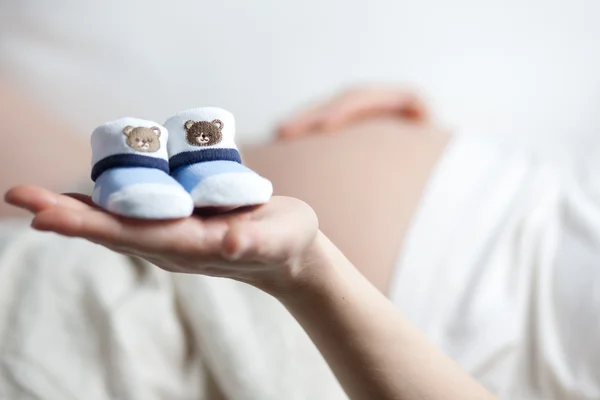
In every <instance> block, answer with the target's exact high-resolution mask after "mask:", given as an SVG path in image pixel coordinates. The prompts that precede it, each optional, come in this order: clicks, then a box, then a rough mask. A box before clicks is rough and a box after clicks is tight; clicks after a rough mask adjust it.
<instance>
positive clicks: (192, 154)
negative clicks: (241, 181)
mask: <svg viewBox="0 0 600 400" xmlns="http://www.w3.org/2000/svg"><path fill="white" fill-rule="evenodd" d="M206 161H235V162H236V163H239V164H241V163H242V157H241V156H240V152H239V151H237V150H236V149H215V148H213V149H205V150H194V151H186V152H183V153H179V154H176V155H174V156H173V157H171V159H170V160H169V167H170V168H171V172H173V171H175V170H176V169H177V168H180V167H183V166H186V165H191V164H196V163H200V162H206Z"/></svg>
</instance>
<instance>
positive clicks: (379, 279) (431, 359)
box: [6, 91, 493, 400]
mask: <svg viewBox="0 0 600 400" xmlns="http://www.w3.org/2000/svg"><path fill="white" fill-rule="evenodd" d="M344 96H346V97H345V98H346V99H347V101H346V100H344ZM348 96H349V97H348ZM360 98H361V95H360V93H359V92H356V91H354V92H352V93H350V95H348V94H346V95H343V96H342V97H340V98H337V99H334V100H333V101H331V102H330V103H328V104H329V105H328V106H327V105H326V106H324V107H321V108H319V109H318V110H317V114H318V117H317V116H316V115H315V113H314V112H311V111H308V112H306V113H303V115H301V116H300V117H298V118H296V119H292V120H290V121H289V122H288V123H287V124H285V125H284V126H283V127H282V129H281V130H280V136H281V137H283V138H285V139H287V140H292V139H294V138H302V137H305V136H307V135H308V133H309V132H319V131H323V130H324V131H327V132H331V131H329V130H328V129H333V130H334V131H337V132H344V133H343V135H340V136H339V139H333V137H328V136H327V135H321V136H320V137H318V138H317V137H315V138H303V139H300V140H301V142H298V143H297V145H294V146H292V145H291V144H289V143H288V144H286V143H282V144H279V145H278V146H280V147H277V148H276V150H280V151H281V152H283V155H282V156H286V155H289V154H286V153H285V152H286V151H288V152H292V151H293V150H290V149H293V148H296V147H298V148H300V149H303V151H306V150H311V146H314V147H313V148H312V149H313V150H315V152H313V153H308V154H311V156H313V158H311V162H310V163H306V156H305V157H296V158H295V159H297V160H298V163H299V165H304V166H305V167H307V168H314V170H312V171H311V170H309V171H306V169H305V170H304V176H309V177H316V176H323V175H324V174H323V173H322V172H323V171H324V168H325V167H326V166H327V165H329V166H331V165H332V164H331V162H332V159H331V158H328V159H323V160H320V161H319V160H317V161H316V162H315V158H314V157H316V158H318V157H317V147H318V148H323V147H324V148H326V149H327V146H330V147H329V148H328V150H331V151H328V152H326V153H328V154H329V155H334V154H338V153H339V154H341V155H342V156H341V157H340V158H339V159H337V160H333V161H339V164H338V163H337V162H335V163H334V164H333V165H336V166H337V167H338V168H337V169H339V170H341V171H346V173H350V175H352V176H353V177H354V178H356V177H357V175H356V174H359V175H358V176H359V177H361V178H363V179H365V180H368V181H369V183H370V184H371V186H372V187H370V188H369V191H368V192H367V191H366V190H364V189H362V190H356V189H355V191H354V192H352V191H351V190H352V189H353V188H356V187H357V186H358V185H357V184H356V182H357V180H356V179H354V180H348V181H347V182H342V183H340V184H339V185H338V186H335V187H332V186H333V183H334V182H336V181H338V180H342V178H343V175H335V173H334V174H333V176H332V177H331V178H330V180H329V181H327V180H325V182H324V183H323V184H322V186H319V185H321V184H319V183H317V182H319V181H318V180H317V179H312V180H311V181H310V182H312V183H313V184H316V185H317V186H316V189H318V190H316V191H315V190H313V191H312V193H317V192H318V193H320V195H321V196H322V197H323V198H326V199H328V201H327V202H325V201H324V202H322V203H318V201H317V206H316V207H315V208H312V207H311V206H309V205H308V204H307V203H306V202H304V201H302V200H299V199H297V198H295V197H289V196H274V197H273V198H272V200H271V201H270V202H269V203H268V204H265V205H262V206H257V207H250V208H246V209H240V210H236V211H233V212H229V213H225V214H213V215H210V214H207V213H205V214H204V215H195V216H192V217H190V218H186V219H181V220H175V221H138V220H131V219H126V218H121V217H117V216H114V215H110V214H108V213H105V212H103V211H101V210H99V209H98V208H96V207H95V206H94V205H93V204H92V203H91V201H90V198H89V197H87V196H84V195H81V194H72V195H60V194H57V193H54V192H52V191H49V190H47V189H43V188H41V187H38V186H19V187H16V188H13V189H11V190H9V191H8V192H7V194H6V201H7V202H8V203H9V204H12V205H15V206H17V207H20V208H23V209H26V210H28V211H29V212H31V213H33V214H34V218H33V221H32V227H33V228H34V229H37V230H40V231H51V232H56V233H59V234H62V235H65V236H70V237H81V238H85V239H88V240H90V241H92V242H95V243H98V244H101V245H103V246H105V247H107V248H109V249H112V250H114V251H117V252H120V253H123V254H129V255H135V256H138V257H142V258H145V259H146V260H148V261H150V262H152V263H154V264H155V265H157V266H158V267H160V268H163V269H165V270H168V271H172V272H179V273H193V274H205V275H210V276H219V277H227V278H230V279H235V280H238V281H242V282H245V283H248V284H251V285H254V286H255V287H257V288H259V289H261V290H263V291H265V292H267V293H269V294H271V295H272V296H274V297H275V298H277V299H278V300H279V301H281V303H282V304H283V305H284V306H285V307H286V308H287V309H288V310H289V311H290V313H291V314H292V315H293V316H294V317H295V318H296V319H297V320H298V321H299V322H300V324H301V325H302V326H303V328H304V329H305V330H306V331H307V333H308V334H309V335H310V337H311V338H312V340H313V341H314V342H315V344H316V345H317V347H318V348H319V350H320V351H321V352H322V354H323V356H324V357H325V359H326V360H327V362H328V363H329V365H330V367H331V368H332V370H333V371H334V373H335V374H336V376H337V378H338V379H339V381H340V383H341V384H342V386H343V387H344V389H345V390H346V392H347V393H348V394H349V396H350V397H351V398H352V399H373V398H377V399H384V400H385V399H401V400H413V399H447V398H460V399H487V398H493V396H491V395H490V394H489V393H487V392H486V391H485V389H484V388H482V387H481V386H480V385H479V384H478V383H477V382H475V381H474V380H473V379H472V378H471V377H469V375H468V374H466V373H464V372H463V371H461V370H460V369H459V367H458V366H457V365H456V364H455V363H454V362H453V361H452V360H450V359H449V358H448V357H446V356H445V355H444V354H443V353H442V352H441V351H440V350H438V349H437V348H435V347H434V346H432V345H431V344H430V343H429V342H427V340H426V339H424V337H423V336H422V335H421V334H420V333H419V332H418V331H417V330H416V329H415V328H414V327H413V326H412V325H411V324H410V323H409V322H408V321H406V320H405V318H404V317H403V316H402V315H401V314H400V313H399V312H398V310H397V309H396V308H395V307H394V306H393V304H391V303H390V302H389V301H388V300H387V299H386V298H385V296H384V295H383V294H382V291H384V290H385V288H386V287H387V282H388V281H389V274H390V271H391V267H390V268H384V269H383V271H384V272H380V273H377V274H374V275H373V276H371V277H370V280H371V282H373V283H371V282H370V280H369V279H367V278H365V275H368V271H371V270H381V267H380V265H379V264H377V263H379V262H383V263H384V264H385V262H386V261H385V258H386V257H389V260H387V262H388V263H389V265H392V262H391V260H392V258H393V257H392V255H393V254H394V252H393V251H389V252H388V253H386V255H385V256H384V257H383V258H382V259H377V258H373V256H376V255H375V254H369V253H368V250H367V253H366V254H367V255H364V256H362V255H361V254H362V253H359V252H356V253H350V254H352V256H351V257H353V258H354V259H355V260H359V262H360V263H361V266H360V267H359V268H357V267H356V266H355V265H353V263H352V262H351V261H350V260H349V259H348V258H347V257H346V256H345V255H344V253H343V252H342V251H340V249H338V247H336V245H334V244H333V242H332V241H331V240H330V239H329V238H328V237H327V235H326V233H324V231H325V230H327V231H330V232H331V234H332V236H337V238H336V243H337V242H338V241H339V242H341V243H344V244H343V246H347V248H348V249H350V244H351V243H350V242H351V241H350V240H349V238H350V235H351V234H348V233H346V235H348V236H346V237H345V236H344V234H343V233H342V231H346V230H351V229H354V234H353V235H354V237H356V236H357V232H360V235H359V238H360V239H361V241H360V242H359V243H361V244H362V248H363V249H368V248H369V247H370V246H369V245H365V242H367V241H368V242H367V243H369V244H370V243H371V241H373V240H374V239H373V238H377V240H380V238H382V236H383V235H382V232H381V231H377V228H381V222H382V221H379V222H378V223H376V224H373V225H369V223H370V219H369V218H368V216H367V217H364V216H361V212H362V213H363V214H365V213H366V214H369V213H367V212H365V210H369V209H371V210H373V207H370V204H371V203H372V202H373V199H377V201H382V202H383V203H382V205H381V207H384V208H383V209H387V207H390V208H391V207H393V206H396V207H394V208H398V207H397V204H394V201H395V200H402V197H407V198H408V199H407V200H406V201H405V203H401V204H403V207H400V208H403V209H404V208H406V209H408V211H402V212H400V214H398V215H395V216H398V217H400V219H399V221H401V223H400V224H389V223H388V225H401V226H400V228H396V229H397V230H398V232H396V231H389V232H386V233H390V235H391V234H392V233H398V234H399V235H400V237H402V234H403V233H404V229H405V227H406V226H407V222H406V221H408V219H409V217H410V215H411V214H412V209H414V207H415V205H416V204H417V203H418V198H419V195H420V191H421V189H422V186H423V184H424V181H426V179H425V178H426V176H427V174H428V173H429V171H430V169H431V167H432V165H433V164H434V161H435V159H436V158H437V156H438V155H439V153H440V152H441V151H442V150H443V148H444V145H445V143H446V140H447V136H446V135H444V134H443V133H441V132H439V131H438V132H433V133H431V134H425V133H426V132H425V131H426V130H427V129H425V128H423V127H424V126H427V119H426V117H425V115H426V114H419V113H414V112H412V111H407V110H409V109H410V108H411V107H413V106H414V100H413V99H412V98H411V96H406V95H404V94H402V93H396V95H395V96H394V95H391V94H390V93H388V92H385V93H382V95H381V96H380V97H378V96H377V94H376V93H375V92H373V91H370V92H369V93H366V94H365V96H364V98H366V99H370V100H369V101H367V102H362V103H361V100H360ZM377 99H380V100H377ZM402 99H404V100H402ZM407 99H408V100H410V101H408V100H407ZM378 101H379V102H378ZM391 105H393V107H392V106H391ZM327 107H329V112H327V113H323V111H322V110H323V108H327ZM332 116H334V117H335V118H334V117H332ZM398 120H401V122H398ZM310 121H312V122H310ZM315 121H319V122H315ZM332 121H333V122H332ZM360 121H363V122H362V123H361V122H360ZM319 124H320V125H319ZM336 124H337V125H336ZM348 124H351V127H352V128H351V127H350V126H349V125H348ZM328 127H334V128H328ZM400 127H403V128H402V129H404V132H405V133H402V134H399V133H400V132H402V129H397V128H400ZM352 129H355V130H354V131H353V130H352ZM377 129H379V131H377ZM419 129H421V130H424V131H422V133H424V135H423V137H425V139H424V140H422V141H421V140H417V141H416V142H417V143H419V142H421V143H423V144H422V146H423V147H422V148H420V150H422V151H423V152H424V153H423V154H422V156H423V157H425V158H427V161H423V163H422V164H418V163H417V164H416V167H415V169H414V171H415V173H416V174H417V175H419V174H420V175H419V176H420V178H419V179H415V183H413V184H412V185H411V184H409V185H408V186H407V189H406V190H405V191H403V190H402V188H403V186H402V185H400V184H399V183H398V184H395V183H393V181H392V180H391V178H394V177H396V178H398V177H397V176H396V175H394V174H392V175H389V176H388V178H389V179H385V180H382V181H380V182H378V181H377V180H376V179H375V174H376V173H378V172H379V173H381V172H382V171H384V170H386V171H387V170H391V171H396V172H398V171H399V170H398V169H396V167H399V168H400V167H405V168H408V167H410V166H411V164H410V163H407V164H402V163H403V162H404V161H402V162H400V163H398V161H397V160H398V159H402V156H406V157H409V156H410V152H409V151H402V150H400V148H398V147H396V148H394V147H391V148H392V149H394V151H391V150H389V149H390V147H389V146H392V145H393V144H396V145H398V144H402V143H403V142H402V140H405V142H404V144H407V143H412V141H411V140H408V139H407V138H409V137H410V135H414V134H415V133H417V132H420V130H419ZM385 132H387V133H385ZM409 132H412V133H409ZM353 135H354V136H353ZM369 135H373V136H372V137H373V138H376V139H377V140H373V142H372V143H373V145H374V147H372V148H371V149H372V151H373V152H374V153H375V154H376V155H377V157H376V158H377V159H386V160H388V161H386V162H382V164H380V165H377V164H375V166H371V165H368V163H367V164H364V165H363V164H360V163H357V162H356V159H357V157H360V156H361V155H362V154H365V152H364V151H363V150H364V142H365V137H366V138H367V139H366V140H367V141H368V140H369V138H370V136H369ZM386 135H387V136H386ZM394 135H396V136H394ZM329 136H331V135H329ZM342 137H343V138H344V139H341V138H342ZM398 137H399V138H402V139H398ZM328 139H329V140H331V142H330V143H328V142H327V140H328ZM344 140H345V141H344ZM302 143H304V145H302ZM357 143H363V145H362V146H358V145H356V144H357ZM425 143H429V144H425ZM369 144H371V142H369ZM286 146H288V147H286ZM303 146H306V147H303ZM353 146H354V147H353ZM282 149H284V150H282ZM386 149H387V150H388V154H386V153H385V151H386ZM417 149H419V148H418V147H417ZM426 149H427V151H425V150H426ZM411 150H412V151H413V152H414V149H411ZM260 151H264V150H256V151H255V152H254V153H253V152H252V151H251V152H248V153H246V157H249V159H250V160H251V161H250V165H251V166H254V167H256V169H257V170H259V172H260V171H261V170H262V169H264V170H265V171H267V170H269V169H271V167H270V166H269V165H270V164H269V163H270V162H273V163H277V158H275V159H274V160H273V161H266V162H264V161H263V162H264V163H265V164H261V160H263V159H264V157H261V153H260ZM269 154H273V152H272V151H270V152H269ZM306 154H307V153H304V155H306ZM367 154H368V153H367ZM371 154H373V153H371ZM262 155H263V156H264V154H262ZM419 159H420V158H419ZM365 161H367V160H365ZM372 161H373V162H375V160H372ZM279 162H281V160H280V161H279ZM278 165H281V164H280V163H279V164H278ZM352 165H358V167H355V168H356V169H354V170H348V169H347V168H351V167H352ZM386 166H387V168H384V167H386ZM390 167H394V168H390ZM295 168H296V167H293V168H291V169H292V170H295ZM337 169H336V170H337ZM365 169H366V170H367V171H364V170H365ZM331 170H333V169H331ZM298 171H301V169H298ZM328 171H329V170H328ZM306 172H314V174H307V173H306ZM331 172H333V171H331ZM361 172H363V173H364V174H365V175H364V176H361V175H360V173H361ZM387 173H388V172H386V174H387ZM265 175H267V176H268V177H270V178H272V179H274V183H275V186H276V187H278V184H281V189H280V191H281V192H283V193H293V192H294V190H296V189H294V188H293V187H292V186H285V183H284V181H287V182H290V181H292V182H293V179H298V180H301V179H302V174H301V173H300V172H293V173H292V174H291V175H285V174H284V175H277V174H273V175H272V176H269V175H268V174H266V173H265ZM408 176H409V174H406V175H400V179H397V180H398V181H403V180H406V179H407V177H408ZM278 180H280V181H278ZM358 181H360V180H358ZM371 181H372V182H371ZM390 182H392V183H390ZM299 185H300V186H299V187H300V188H302V187H303V186H302V185H306V187H307V186H308V183H305V182H300V184H299ZM380 186H381V187H388V188H389V187H390V186H391V187H392V188H394V189H393V190H392V191H391V192H389V190H388V189H381V188H379V187H380ZM396 186H397V187H396ZM328 188H329V189H328ZM298 190H299V191H302V189H298ZM327 190H329V191H327ZM378 190H379V191H378ZM386 191H387V192H386ZM349 193H350V194H351V195H350V196H349V195H348V194H349ZM386 194H390V196H389V197H390V199H387V198H381V197H379V196H380V195H386ZM328 195H331V196H333V197H332V198H331V197H328ZM311 196H313V195H311V192H310V191H308V192H306V193H305V195H304V196H302V197H303V199H307V198H311ZM315 197H316V196H315ZM314 200H316V198H315V199H314ZM342 200H348V202H349V205H347V206H344V203H343V202H342ZM337 201H340V202H339V203H338V202H337ZM386 201H389V202H388V203H386ZM327 204H329V206H328V205H327ZM331 204H333V205H335V207H337V208H338V210H339V208H340V207H347V208H342V209H343V211H344V214H343V218H342V221H350V222H348V223H347V224H342V228H338V230H336V228H335V226H336V224H335V223H334V219H333V218H332V219H331V220H328V219H327V218H326V217H325V220H324V221H320V220H319V219H318V218H317V215H320V213H321V211H323V212H325V211H326V210H327V209H329V210H331V209H332V208H331V207H332V205H331ZM378 206H379V205H378ZM328 207H329V208H328ZM315 210H316V212H315ZM372 214H374V213H370V215H372ZM383 214H385V213H383ZM338 215H339V214H338ZM402 216H404V218H405V219H404V220H403V219H402V218H401V217H402ZM361 218H362V219H361ZM385 218H386V221H383V222H389V220H390V215H389V214H388V215H385ZM353 219H357V220H358V221H359V222H353V221H352V220H353ZM394 220H395V219H394ZM338 221H340V219H339V218H338ZM320 227H322V228H320ZM365 229H366V230H365ZM371 234H372V235H371ZM344 238H346V241H344ZM395 240H399V239H395ZM354 243H356V241H355V242H354ZM386 244H388V245H389V244H391V243H386ZM398 244H399V243H395V245H390V246H389V247H390V248H393V249H394V250H396V249H397V246H398ZM354 247H357V246H354ZM361 257H363V258H361ZM361 272H362V273H361Z"/></svg>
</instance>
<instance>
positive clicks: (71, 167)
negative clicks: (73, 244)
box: [0, 76, 90, 218]
mask: <svg viewBox="0 0 600 400" xmlns="http://www.w3.org/2000/svg"><path fill="white" fill-rule="evenodd" d="M0 137H2V146H0V192H2V193H3V192H5V191H6V190H8V188H10V187H11V186H14V185H16V184H22V183H29V184H35V185H39V186H43V187H46V188H49V189H53V190H64V189H66V188H67V187H69V186H70V185H73V183H74V182H77V181H78V180H81V179H87V173H88V171H89V159H90V153H89V152H90V150H89V145H88V144H87V142H86V140H85V139H84V138H83V137H80V136H78V135H75V134H74V133H73V132H71V131H70V130H69V129H68V127H67V126H66V125H64V124H61V123H60V122H59V121H57V120H56V119H55V118H52V116H50V115H47V114H45V113H44V112H42V111H41V109H40V108H39V107H38V106H37V104H35V102H34V101H32V100H31V99H30V98H28V97H27V96H25V95H24V94H23V93H21V91H19V90H17V88H15V87H14V86H12V85H11V84H10V83H9V82H8V81H7V79H3V78H2V77H1V76H0ZM15 215H24V214H23V213H20V212H19V211H18V210H17V209H15V208H14V207H8V206H7V205H6V204H4V203H0V218H1V217H7V216H15Z"/></svg>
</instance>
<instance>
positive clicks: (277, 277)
mask: <svg viewBox="0 0 600 400" xmlns="http://www.w3.org/2000/svg"><path fill="white" fill-rule="evenodd" d="M5 199H6V201H7V202H8V203H10V204H13V205H15V206H17V207H21V208H24V209H27V210H29V211H31V212H32V213H34V214H35V218H34V219H33V222H32V227H34V228H35V229H38V230H41V231H52V232H56V233H59V234H61V235H65V236H72V237H81V238H84V239H87V240H90V241H92V242H94V243H98V244H100V245H103V246H105V247H107V248H109V249H112V250H114V251H117V252H119V253H123V254H128V255H134V256H138V257H141V258H144V259H146V260H148V261H150V262H151V263H153V264H155V265H157V266H158V267H160V268H163V269H165V270H168V271H172V272H183V273H195V274H203V275H210V276H219V277H227V278H232V279H236V280H239V281H242V282H246V283H250V284H253V285H255V286H259V287H260V286H261V285H262V286H264V285H280V284H285V283H286V281H289V278H290V277H291V275H293V274H295V273H297V272H298V271H295V270H294V265H296V264H295V263H296V260H297V259H299V258H301V257H302V256H303V255H304V253H305V252H307V249H308V248H309V247H310V245H311V244H312V243H313V242H314V240H315V237H316V234H317V231H318V222H317V218H316V216H315V213H314V212H313V210H312V209H311V208H310V207H309V206H308V205H307V204H306V203H304V202H302V201H300V200H298V199H294V198H290V197H278V196H275V197H273V198H272V199H271V201H270V202H269V203H268V204H265V205H262V206H256V207H249V208H244V209H239V210H236V211H232V212H228V213H222V214H212V215H204V216H200V215H194V216H192V217H190V218H184V219H179V220H170V221H147V220H135V219H129V218H123V217H119V216H115V215H112V214H109V213H107V212H104V211H103V210H101V209H99V208H97V207H96V206H95V205H94V204H93V203H92V202H91V199H90V198H89V196H85V195H82V194H67V195H63V194H56V193H53V192H51V191H48V190H46V189H43V188H40V187H35V186H19V187H15V188H13V189H11V190H9V191H8V192H7V193H6V197H5Z"/></svg>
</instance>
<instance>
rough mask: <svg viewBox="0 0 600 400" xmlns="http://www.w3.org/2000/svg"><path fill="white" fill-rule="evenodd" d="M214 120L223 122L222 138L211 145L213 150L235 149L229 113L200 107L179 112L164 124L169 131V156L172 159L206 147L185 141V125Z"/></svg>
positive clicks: (231, 116) (233, 132)
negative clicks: (180, 154)
mask: <svg viewBox="0 0 600 400" xmlns="http://www.w3.org/2000/svg"><path fill="white" fill-rule="evenodd" d="M215 119H218V120H220V121H221V122H223V127H222V129H221V133H222V135H223V138H222V140H221V142H219V143H217V144H214V145H211V146H210V148H214V149H236V150H237V147H236V145H235V118H234V117H233V114H231V113H230V112H229V111H226V110H223V109H222V108H217V107H202V108H194V109H190V110H185V111H180V112H178V113H177V114H175V115H174V116H172V117H171V118H169V119H167V121H166V122H165V128H167V129H168V130H169V133H170V135H171V139H170V140H169V156H170V157H173V156H175V155H177V154H179V153H183V152H186V151H198V150H202V149H204V148H206V147H198V146H192V145H191V144H189V143H188V142H187V140H186V131H185V126H184V125H185V123H186V122H187V121H189V120H192V121H195V122H199V121H208V122H211V121H214V120H215Z"/></svg>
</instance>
